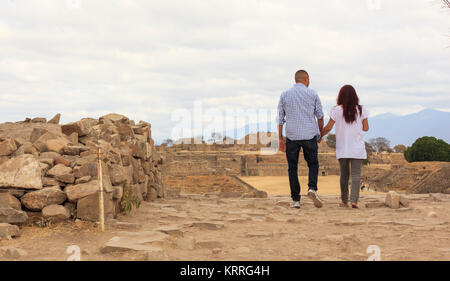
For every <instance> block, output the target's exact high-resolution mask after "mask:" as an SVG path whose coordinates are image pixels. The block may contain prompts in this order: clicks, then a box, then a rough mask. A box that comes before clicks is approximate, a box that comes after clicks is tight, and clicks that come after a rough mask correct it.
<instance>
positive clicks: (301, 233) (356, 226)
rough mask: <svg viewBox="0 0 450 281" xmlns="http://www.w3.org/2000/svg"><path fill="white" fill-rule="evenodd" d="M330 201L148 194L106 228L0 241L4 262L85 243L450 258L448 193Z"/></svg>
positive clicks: (113, 254) (113, 256)
mask: <svg viewBox="0 0 450 281" xmlns="http://www.w3.org/2000/svg"><path fill="white" fill-rule="evenodd" d="M323 199H324V201H325V206H324V207H323V208H322V209H316V208H315V207H314V206H313V205H312V202H311V201H310V200H309V199H308V198H303V199H302V208H301V209H300V210H295V209H290V208H289V198H287V197H269V198H267V199H235V198H234V199H231V198H230V199H225V198H219V197H218V196H217V195H214V194H209V195H182V196H181V197H179V198H173V199H166V200H160V201H156V202H151V203H147V202H143V203H142V205H141V207H140V209H138V210H137V211H135V212H133V213H132V214H130V215H127V216H122V217H119V218H118V219H117V220H113V221H109V222H108V225H107V231H106V232H105V233H101V232H99V231H98V229H97V228H96V227H95V226H94V225H92V224H88V223H85V222H71V223H65V224H60V225H54V226H50V227H48V228H39V227H25V228H23V229H22V230H21V233H22V234H21V236H20V237H18V238H15V239H13V240H3V241H2V242H1V245H0V247H3V248H2V249H3V250H0V251H3V255H2V253H0V260H11V259H20V260H67V259H68V258H69V257H72V258H73V257H75V258H76V257H77V256H76V254H77V251H78V249H79V250H80V258H81V260H213V261H214V260H281V261H288V260H367V259H368V258H369V256H372V255H373V254H377V253H379V254H380V255H379V257H380V258H381V259H382V260H450V239H449V237H450V224H449V220H450V214H449V212H448V210H449V208H450V196H448V195H440V194H437V195H410V196H408V199H409V207H408V208H401V209H397V210H393V209H389V208H386V207H380V206H381V205H380V204H378V202H381V201H383V200H384V196H381V195H377V196H368V195H367V196H364V197H363V198H362V204H361V205H363V206H364V205H365V203H368V204H367V205H368V206H369V207H370V208H362V209H360V210H352V209H342V208H339V207H338V206H337V203H338V197H337V196H325V197H323ZM50 230H51V231H50ZM72 245H76V246H75V247H72V248H69V249H68V247H70V246H72ZM8 247H9V248H8ZM368 249H369V253H368ZM6 251H8V252H6ZM2 256H3V257H2Z"/></svg>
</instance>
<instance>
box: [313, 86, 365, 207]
mask: <svg viewBox="0 0 450 281" xmlns="http://www.w3.org/2000/svg"><path fill="white" fill-rule="evenodd" d="M337 104H338V105H337V106H335V107H333V108H332V109H331V110H330V112H329V115H330V121H329V122H328V124H327V126H326V127H325V128H324V129H323V130H322V132H321V135H322V137H324V136H326V135H327V134H328V133H329V132H330V131H331V129H333V126H334V125H335V124H336V158H337V159H338V160H339V165H340V168H341V180H340V182H341V198H342V203H341V204H340V206H341V207H347V208H348V207H349V206H348V181H349V175H350V166H351V176H352V188H351V195H350V201H351V204H352V207H353V208H356V209H358V208H359V207H358V200H359V191H360V185H359V184H360V180H361V166H362V162H363V160H364V159H367V153H366V146H365V143H364V132H367V131H369V121H368V119H367V118H368V115H369V113H368V111H367V109H366V108H365V107H362V106H361V105H359V98H358V95H357V94H356V91H355V88H353V86H351V85H346V86H344V87H342V89H341V90H340V92H339V96H338V99H337Z"/></svg>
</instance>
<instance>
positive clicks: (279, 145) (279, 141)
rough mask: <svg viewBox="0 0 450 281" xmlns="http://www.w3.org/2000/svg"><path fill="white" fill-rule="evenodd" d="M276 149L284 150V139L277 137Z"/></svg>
mask: <svg viewBox="0 0 450 281" xmlns="http://www.w3.org/2000/svg"><path fill="white" fill-rule="evenodd" d="M278 149H279V150H281V151H282V152H286V142H285V141H284V139H278Z"/></svg>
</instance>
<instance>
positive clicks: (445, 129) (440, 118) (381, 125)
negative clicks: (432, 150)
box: [366, 109, 450, 146]
mask: <svg viewBox="0 0 450 281" xmlns="http://www.w3.org/2000/svg"><path fill="white" fill-rule="evenodd" d="M369 123H370V131H369V132H368V133H367V135H366V139H367V140H368V139H370V138H375V137H385V138H387V139H389V140H390V141H391V145H392V146H394V145H397V144H405V145H408V146H409V145H411V144H413V143H414V141H415V140H416V139H418V138H420V137H423V136H431V137H436V138H438V139H443V140H444V141H446V142H450V112H444V111H438V110H434V109H425V110H422V111H420V112H417V113H413V114H409V115H404V116H398V115H393V114H382V115H378V116H375V117H373V118H370V119H369Z"/></svg>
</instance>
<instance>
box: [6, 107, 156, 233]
mask: <svg viewBox="0 0 450 281" xmlns="http://www.w3.org/2000/svg"><path fill="white" fill-rule="evenodd" d="M59 118H60V115H59V114H58V115H56V116H55V117H54V118H53V119H52V120H50V121H48V122H47V120H46V119H45V118H35V119H28V118H27V119H26V120H25V121H21V122H16V123H4V124H0V223H12V224H20V223H24V222H25V221H27V217H28V215H31V214H33V215H36V214H39V215H42V217H43V218H44V219H48V220H52V221H59V220H65V219H69V218H72V219H75V218H78V219H82V220H88V221H97V220H98V205H99V204H98V196H99V192H98V191H99V182H98V172H97V171H98V169H97V168H98V167H97V163H98V155H97V148H98V147H100V148H101V150H102V157H101V165H102V170H103V173H102V174H103V187H104V191H105V196H104V199H105V216H106V219H108V218H113V217H115V216H116V215H117V214H118V213H119V212H120V211H121V202H123V201H125V200H129V199H130V198H132V199H138V200H155V199H156V198H158V197H164V185H163V182H162V175H161V171H160V165H159V164H161V163H162V160H161V159H160V158H159V157H158V154H157V153H155V151H154V143H153V140H152V137H151V125H150V124H149V123H146V122H143V121H140V122H139V123H138V124H135V122H134V121H132V120H130V119H129V118H127V117H125V116H123V115H119V114H108V115H106V116H103V117H100V118H99V119H93V118H84V119H81V120H80V121H77V122H74V123H70V124H65V125H59Z"/></svg>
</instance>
